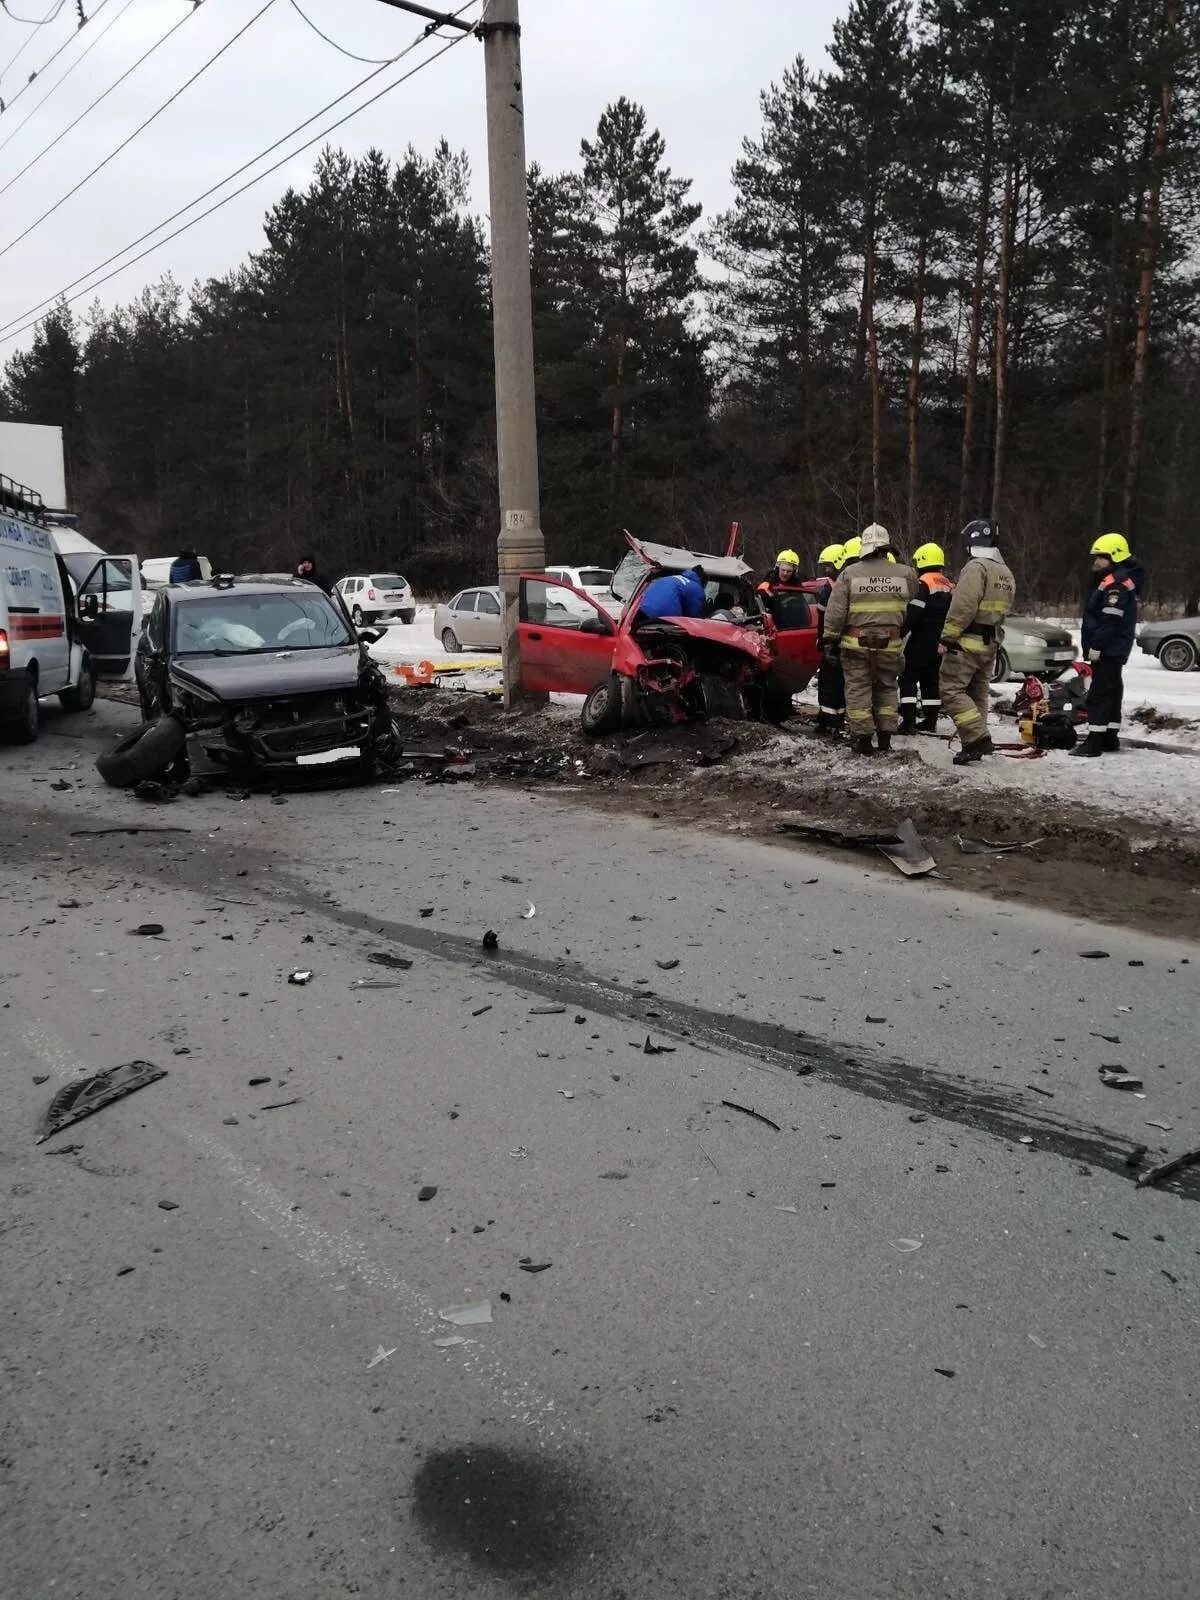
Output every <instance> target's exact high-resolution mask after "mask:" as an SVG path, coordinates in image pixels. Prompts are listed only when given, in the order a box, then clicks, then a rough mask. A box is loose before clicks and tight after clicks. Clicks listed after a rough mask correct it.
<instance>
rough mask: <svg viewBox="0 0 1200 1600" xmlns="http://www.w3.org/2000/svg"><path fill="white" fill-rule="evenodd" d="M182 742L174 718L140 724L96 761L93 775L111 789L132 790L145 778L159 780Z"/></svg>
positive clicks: (179, 725)
mask: <svg viewBox="0 0 1200 1600" xmlns="http://www.w3.org/2000/svg"><path fill="white" fill-rule="evenodd" d="M185 739H186V735H185V734H184V731H183V725H182V723H180V722H177V721H176V719H175V718H174V717H159V718H158V719H157V720H156V721H155V722H143V723H142V725H141V727H140V728H138V729H137V730H136V731H135V732H133V733H129V734H126V736H125V737H124V738H123V739H120V740H118V742H117V743H116V744H115V745H114V746H113V747H112V749H111V750H108V751H106V752H105V753H104V755H102V756H97V757H96V771H97V772H98V773H99V774H100V776H101V777H102V778H103V779H104V781H105V783H108V784H111V785H112V787H113V788H114V789H132V788H133V786H134V784H135V783H142V782H143V781H144V780H145V779H147V778H158V777H161V776H162V774H163V773H164V772H166V770H167V769H168V767H170V766H171V764H172V762H173V761H174V760H175V758H176V757H177V756H178V755H179V753H180V752H181V751H182V749H183V746H184V742H185Z"/></svg>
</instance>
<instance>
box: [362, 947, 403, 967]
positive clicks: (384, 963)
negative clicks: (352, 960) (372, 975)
mask: <svg viewBox="0 0 1200 1600" xmlns="http://www.w3.org/2000/svg"><path fill="white" fill-rule="evenodd" d="M367 960H368V961H373V962H374V963H375V965H376V966H377V967H394V968H395V969H396V971H397V972H407V971H408V969H409V968H410V967H411V966H412V962H411V961H410V960H409V959H408V957H407V956H394V955H392V953H391V951H390V950H372V952H371V954H370V955H369V956H368V957H367Z"/></svg>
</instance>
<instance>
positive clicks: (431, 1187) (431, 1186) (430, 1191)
mask: <svg viewBox="0 0 1200 1600" xmlns="http://www.w3.org/2000/svg"><path fill="white" fill-rule="evenodd" d="M436 1193H437V1184H436V1183H427V1184H425V1185H424V1186H423V1187H422V1188H420V1189H418V1190H417V1199H418V1200H432V1199H433V1197H434V1195H435V1194H436Z"/></svg>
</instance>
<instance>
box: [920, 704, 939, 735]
mask: <svg viewBox="0 0 1200 1600" xmlns="http://www.w3.org/2000/svg"><path fill="white" fill-rule="evenodd" d="M937 725H938V708H937V706H930V707H929V708H928V710H926V711H922V713H921V732H922V733H936V732H937Z"/></svg>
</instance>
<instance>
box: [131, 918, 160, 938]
mask: <svg viewBox="0 0 1200 1600" xmlns="http://www.w3.org/2000/svg"><path fill="white" fill-rule="evenodd" d="M129 931H130V933H132V934H134V935H136V936H139V937H141V938H143V939H156V938H157V937H158V935H159V934H160V933H162V932H163V925H162V923H161V922H139V923H138V925H137V927H136V928H130V930H129Z"/></svg>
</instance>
